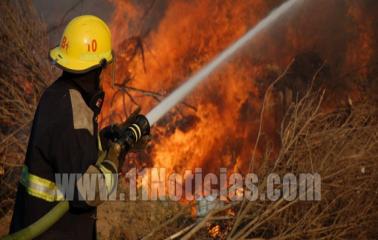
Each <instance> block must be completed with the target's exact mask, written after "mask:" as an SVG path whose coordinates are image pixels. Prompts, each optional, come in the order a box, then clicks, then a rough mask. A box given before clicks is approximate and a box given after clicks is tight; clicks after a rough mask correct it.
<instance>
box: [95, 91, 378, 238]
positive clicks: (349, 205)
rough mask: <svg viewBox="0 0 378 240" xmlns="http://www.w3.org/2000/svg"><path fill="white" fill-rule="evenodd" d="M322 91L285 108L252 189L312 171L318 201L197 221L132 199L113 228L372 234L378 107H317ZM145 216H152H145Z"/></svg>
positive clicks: (218, 212)
mask: <svg viewBox="0 0 378 240" xmlns="http://www.w3.org/2000/svg"><path fill="white" fill-rule="evenodd" d="M323 96H324V95H323V93H321V92H316V93H314V92H308V93H307V94H306V95H305V97H304V98H303V99H301V100H300V101H299V102H297V103H295V104H293V105H292V106H291V108H290V110H289V112H288V114H287V116H286V118H285V120H284V121H283V124H282V131H281V141H282V148H281V150H280V152H279V154H278V157H277V158H276V160H275V161H272V160H271V158H270V157H269V155H268V154H267V155H266V156H265V157H264V158H263V159H259V160H260V161H261V162H262V165H261V166H260V168H259V169H258V171H257V172H258V176H259V185H258V187H259V192H266V186H267V185H266V182H267V176H268V174H269V173H277V174H279V175H280V176H281V177H283V176H284V175H285V174H286V173H294V174H300V173H318V174H320V176H321V200H320V201H300V200H299V199H298V198H297V199H295V200H294V201H286V200H284V199H279V200H278V201H260V200H257V201H244V202H238V203H236V204H231V203H230V204H226V205H225V206H223V207H222V208H219V209H214V210H213V211H211V212H209V214H208V215H207V216H206V217H204V218H199V219H195V218H193V217H191V215H190V214H189V212H188V211H186V212H185V208H177V210H176V211H172V210H171V209H170V211H168V210H167V209H166V208H164V207H163V205H161V203H152V202H149V203H148V202H136V203H133V204H132V208H131V205H130V203H125V205H127V206H129V207H128V209H129V211H127V212H125V217H122V218H121V221H124V220H123V219H124V218H127V220H126V219H125V221H124V222H123V223H120V229H119V231H120V232H122V233H123V234H124V235H123V236H127V237H126V239H140V238H143V239H209V238H210V235H211V231H212V230H213V229H214V227H216V228H218V233H217V234H215V238H216V239H374V238H376V237H377V236H378V235H377V234H378V232H377V229H376V226H377V224H378V222H377V221H378V220H377V219H378V211H377V210H378V209H377V207H378V197H377V195H378V192H377V189H378V188H377V187H378V171H377V166H378V162H377V158H378V135H377V134H378V108H377V107H376V106H375V105H372V104H369V103H368V102H363V103H359V104H357V105H354V106H350V107H348V108H344V109H338V110H336V111H333V112H324V111H322V110H321V109H322V99H323ZM298 184H301V183H298ZM277 188H279V186H277ZM125 205H123V206H124V207H125ZM131 209H144V210H145V211H139V210H137V211H135V210H131ZM157 209H160V210H162V211H159V210H157ZM164 209H165V210H164ZM146 211H147V212H146ZM149 214H150V215H152V216H153V219H154V221H152V220H148V219H147V218H145V217H146V216H147V215H149ZM100 219H101V214H100ZM170 219H174V221H169V220H170ZM152 222H153V224H151V223H152ZM140 226H143V227H140ZM122 228H123V229H124V230H123V231H122ZM131 228H132V229H133V230H132V231H131V230H130V229H131ZM130 232H132V233H133V234H131V237H130ZM151 232H152V233H153V234H151ZM113 237H114V239H117V238H118V236H117V235H113Z"/></svg>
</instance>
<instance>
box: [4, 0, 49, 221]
mask: <svg viewBox="0 0 378 240" xmlns="http://www.w3.org/2000/svg"><path fill="white" fill-rule="evenodd" d="M0 12H1V14H0V21H1V23H0V49H1V52H0V102H1V105H0V156H1V158H0V179H1V190H0V209H1V212H0V217H1V216H3V215H4V214H6V212H7V211H8V210H9V208H10V207H11V206H12V203H13V197H14V193H15V187H16V183H17V181H18V176H19V170H20V168H19V166H20V165H21V164H22V162H23V160H24V157H25V151H26V147H27V139H28V137H29V132H30V126H31V121H32V119H33V115H34V111H35V107H36V105H37V102H38V100H39V97H40V95H41V94H42V91H43V90H44V89H45V88H46V86H47V84H48V83H49V82H50V81H52V80H53V79H54V73H53V71H52V69H51V67H50V65H49V61H48V59H47V50H48V49H47V46H48V42H47V34H46V28H45V26H44V24H43V23H42V22H41V21H40V20H39V17H38V16H37V14H36V12H35V10H34V8H33V6H32V3H31V1H1V2H0Z"/></svg>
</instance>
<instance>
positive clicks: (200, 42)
mask: <svg viewBox="0 0 378 240" xmlns="http://www.w3.org/2000/svg"><path fill="white" fill-rule="evenodd" d="M280 2H281V1H278V0H277V1H264V0H254V1H244V0H239V1H223V2H219V1H210V0H195V1H184V0H175V1H173V0H171V1H164V4H163V3H155V1H152V3H145V2H142V3H134V2H133V1H121V0H118V1H114V5H115V11H114V15H113V18H112V22H111V30H112V34H113V38H114V45H115V51H116V53H117V56H118V58H117V62H116V81H115V82H116V84H118V85H117V86H123V87H124V88H119V91H118V92H117V90H115V89H114V88H112V86H111V79H110V78H108V79H106V83H105V89H106V93H107V98H106V101H105V104H104V109H103V112H102V116H101V117H102V118H101V120H102V125H106V124H108V123H109V122H111V121H116V122H117V121H121V120H124V119H125V118H126V115H127V114H130V112H131V111H132V109H133V108H135V104H134V103H133V101H135V102H136V103H138V104H140V106H141V107H142V109H143V112H144V113H147V112H148V110H149V109H151V108H152V107H153V106H154V105H156V104H157V101H159V100H160V99H162V98H163V97H164V96H165V95H167V94H168V93H169V92H171V91H172V90H173V89H175V88H176V87H177V86H178V85H179V84H180V83H181V82H182V81H184V80H185V79H186V77H188V76H190V75H191V74H192V73H193V72H195V71H196V70H198V69H200V68H201V67H202V66H203V65H204V64H205V63H207V62H208V61H209V60H211V59H212V58H213V57H214V56H216V55H217V54H218V53H219V52H220V51H221V50H223V49H224V48H226V47H227V46H228V45H229V44H230V43H231V42H233V41H234V40H236V39H237V38H238V37H240V36H242V35H243V34H244V33H245V32H246V31H247V30H248V29H249V28H250V27H252V26H254V25H255V24H256V23H257V22H258V21H259V20H260V19H262V17H264V16H265V15H266V14H267V13H268V12H269V11H270V10H271V9H272V8H273V7H274V6H277V5H278V4H279V3H280ZM314 2H316V4H315V3H307V4H305V5H304V7H303V9H302V11H298V12H295V13H293V14H292V16H290V17H286V18H284V19H282V21H280V22H279V23H278V24H277V26H276V27H275V28H274V29H273V30H272V31H267V32H266V33H264V34H261V36H260V37H259V39H258V40H255V41H254V42H253V43H251V46H249V47H248V48H246V49H245V52H244V53H243V54H241V55H240V56H238V57H237V58H235V59H234V60H233V61H232V62H230V63H228V64H227V65H225V66H224V67H223V69H222V71H221V72H218V73H216V74H214V75H213V76H211V78H210V79H209V81H207V82H206V83H205V84H203V85H202V86H200V87H199V88H198V90H196V91H195V92H194V93H193V94H192V95H191V96H190V97H189V98H187V99H186V100H185V102H184V103H183V104H181V105H180V106H179V107H178V108H176V109H175V110H173V111H171V113H170V114H168V115H167V116H166V117H165V118H164V119H162V120H161V121H160V122H159V123H158V124H157V125H156V126H155V127H154V129H153V135H154V139H153V145H152V147H151V148H150V149H149V151H148V154H145V155H143V154H142V155H141V156H139V158H142V159H143V160H144V161H145V162H148V163H149V164H150V165H152V166H154V167H165V168H167V171H170V172H173V171H176V172H177V171H178V172H180V171H181V172H182V171H184V170H185V169H194V168H195V167H203V168H204V169H205V171H213V172H217V169H219V168H220V167H226V168H228V169H232V170H234V171H247V170H248V168H249V163H250V159H251V155H252V151H253V148H254V145H255V143H256V137H257V132H258V129H259V124H260V123H259V115H260V110H261V105H262V100H263V95H264V92H265V90H266V88H267V86H268V85H269V83H270V82H272V81H273V80H274V79H275V78H276V77H277V76H278V74H279V73H280V72H281V71H282V70H283V69H284V68H285V66H286V65H287V64H288V63H289V62H290V60H291V59H293V58H294V57H295V56H296V55H297V54H299V53H301V52H306V51H315V52H317V53H318V54H319V55H320V56H322V59H324V60H326V61H327V63H328V64H330V65H332V64H334V63H336V62H337V63H338V62H340V61H341V62H342V63H343V64H341V65H342V67H341V69H337V68H336V67H335V69H337V71H339V72H340V73H341V72H343V71H344V69H347V68H349V67H350V66H351V65H352V66H355V67H358V66H361V65H365V64H368V63H369V62H370V61H371V58H372V52H373V50H372V49H373V47H374V46H373V34H372V32H373V30H372V26H371V24H370V22H369V21H368V20H366V19H364V17H363V16H362V7H361V6H360V5H358V4H354V3H350V4H347V5H348V6H347V7H344V8H342V10H340V11H339V10H338V11H339V12H338V13H339V15H340V16H339V15H337V16H336V17H337V19H336V20H337V21H336V20H335V21H334V22H332V20H330V19H332V16H333V15H335V12H334V11H335V9H338V8H337V7H336V6H337V5H338V4H337V3H336V1H328V0H327V1H326V0H321V1H314ZM340 12H341V13H340ZM298 19H299V20H298ZM348 19H353V20H354V21H355V26H354V27H352V28H353V29H352V30H349V31H347V32H350V31H354V33H356V34H357V36H358V37H355V38H351V39H353V41H350V42H349V43H348V44H342V45H341V44H339V41H341V37H340V36H339V35H338V33H336V32H333V33H332V32H331V33H332V34H335V36H334V37H330V36H329V34H330V30H329V29H328V28H327V25H326V24H327V23H329V24H330V25H332V26H333V27H335V28H341V29H339V30H340V31H343V30H345V29H346V27H345V26H344V25H343V23H344V22H345V21H346V20H348ZM332 26H331V27H332ZM324 39H333V40H334V41H333V42H332V41H331V42H330V40H327V41H324ZM344 40H345V39H344ZM320 43H322V44H320ZM335 46H336V47H337V48H338V49H335ZM341 47H343V49H340V48H341ZM340 50H345V51H346V52H347V56H346V57H345V56H344V55H343V54H340V52H339V51H340ZM345 51H344V52H345ZM339 65H340V64H339ZM359 74H361V76H366V74H367V72H366V71H362V72H359ZM135 89H137V90H135ZM139 90H142V91H139ZM294 94H295V93H294ZM274 99H276V98H272V99H271V100H270V101H269V103H268V109H267V113H266V114H265V115H264V126H263V130H264V132H265V134H263V136H262V141H264V142H265V143H269V144H268V145H270V146H271V147H272V152H275V150H277V149H278V148H279V141H278V138H277V136H278V131H279V122H280V121H279V119H277V118H276V115H277V106H282V105H280V104H277V103H276V102H275V100H274ZM278 110H280V111H282V109H278ZM257 150H258V151H257V156H260V155H261V153H262V152H264V151H265V149H261V147H260V146H259V147H258V148H257ZM257 159H258V158H257ZM130 161H132V160H130ZM256 164H258V163H256Z"/></svg>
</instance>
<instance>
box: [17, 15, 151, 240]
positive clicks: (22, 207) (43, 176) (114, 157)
mask: <svg viewBox="0 0 378 240" xmlns="http://www.w3.org/2000/svg"><path fill="white" fill-rule="evenodd" d="M49 56H50V58H51V59H52V61H53V62H54V63H55V64H56V65H57V66H58V67H59V68H61V69H62V70H63V73H62V75H61V76H60V77H59V78H58V79H57V80H56V81H55V82H54V83H53V84H52V85H51V86H49V87H48V88H47V89H46V90H45V92H44V93H43V95H42V97H41V99H40V102H39V104H38V107H37V110H36V113H35V116H34V121H33V125H32V130H31V135H30V139H29V144H28V148H27V153H26V158H25V164H24V166H23V169H22V174H21V179H20V184H19V186H18V191H17V196H16V202H15V207H14V212H13V217H12V222H11V227H10V233H14V232H17V231H19V230H21V229H23V228H25V227H27V226H29V225H30V224H33V223H34V222H36V221H37V220H38V219H40V218H41V217H42V216H44V215H45V214H46V213H48V212H49V211H50V210H51V209H52V208H53V207H54V206H56V205H57V203H58V202H59V201H61V200H64V197H65V196H64V195H63V194H62V193H61V192H60V191H59V187H58V186H57V182H56V177H55V175H56V174H63V173H64V174H66V173H80V174H83V173H96V174H103V176H104V180H105V183H106V184H105V186H106V188H107V189H108V190H109V191H108V192H111V191H112V190H113V189H114V184H115V183H116V182H117V181H116V179H111V177H114V176H116V174H117V172H118V170H119V168H120V165H121V164H122V163H121V162H120V159H122V156H121V158H120V155H121V153H122V150H123V146H122V145H120V144H118V143H115V142H113V141H112V139H111V140H110V141H109V142H106V139H104V138H100V133H99V130H98V123H97V116H98V114H99V112H100V110H101V105H102V101H103V98H104V92H103V91H102V90H101V87H100V75H101V72H102V69H103V68H104V67H106V66H107V65H108V64H109V63H111V61H112V59H113V55H112V47H111V34H110V31H109V28H108V26H107V25H106V23H104V22H103V21H102V20H101V19H99V18H98V17H95V16H90V15H85V16H79V17H76V18H74V19H73V20H72V21H70V22H69V23H68V25H67V27H66V28H65V30H64V33H63V36H62V38H61V41H60V44H59V46H57V47H56V48H54V49H52V50H51V51H50V54H49ZM126 124H129V125H130V126H131V127H130V129H132V130H133V131H132V132H133V133H135V134H136V135H135V139H134V140H135V142H136V143H137V144H138V143H139V142H143V141H144V139H146V137H148V136H149V124H148V121H147V120H146V119H145V118H144V116H142V115H136V117H135V116H134V117H133V118H131V119H129V120H128V121H127V122H126ZM107 129H109V128H107ZM103 135H104V136H106V134H103ZM109 136H110V135H109ZM109 138H111V137H109ZM139 147H140V146H139ZM103 151H105V152H107V156H106V157H105V160H103V161H99V160H98V159H99V155H101V154H102V153H103ZM110 173H113V174H110ZM75 181H76V180H75ZM96 187H97V188H96V199H95V200H93V199H92V200H86V199H85V198H83V197H82V195H83V194H84V193H83V192H82V191H83V189H81V188H80V187H79V185H78V184H74V194H73V196H74V197H73V199H72V200H70V201H69V211H68V212H67V213H65V214H64V216H63V217H62V218H61V219H60V220H59V221H58V222H57V223H55V224H54V225H53V226H52V227H51V228H50V229H49V230H47V231H46V232H44V233H43V234H42V235H40V236H39V239H81V240H83V239H96V206H97V205H98V204H100V203H101V201H99V199H98V192H99V189H98V188H99V187H100V185H99V184H97V185H96ZM110 189H112V190H110ZM80 196H81V197H82V198H80Z"/></svg>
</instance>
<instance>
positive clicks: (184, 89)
mask: <svg viewBox="0 0 378 240" xmlns="http://www.w3.org/2000/svg"><path fill="white" fill-rule="evenodd" d="M299 1H300V0H289V1H287V2H285V3H283V4H282V5H281V6H279V7H278V8H276V9H275V10H273V11H272V12H271V13H270V14H269V15H268V16H267V17H265V18H264V19H263V20H262V21H261V22H259V23H258V24H257V25H256V26H255V27H253V28H252V29H251V30H249V31H248V32H247V33H246V34H245V35H243V36H242V37H241V38H239V39H238V40H237V41H236V42H234V43H233V44H231V45H230V46H229V47H228V48H226V49H225V50H224V51H223V52H221V53H220V54H219V55H218V56H217V57H215V58H214V59H213V60H212V61H211V62H209V63H208V64H207V65H205V67H203V68H202V69H201V70H199V71H198V72H197V73H195V74H194V75H193V76H192V77H190V78H189V79H188V80H187V81H186V82H185V83H184V84H182V85H181V86H180V87H179V88H177V89H176V90H174V91H173V92H172V93H171V94H170V95H168V96H167V97H166V98H165V99H163V101H161V102H160V103H159V104H158V105H157V106H155V107H154V108H153V109H152V110H151V111H150V112H149V113H148V114H147V115H146V117H147V119H148V121H149V123H150V125H151V126H152V125H154V124H155V123H156V122H157V121H158V120H159V119H160V118H162V117H163V116H164V115H165V114H166V113H167V112H169V110H171V109H172V108H173V107H175V106H176V105H177V104H178V103H179V102H181V101H182V100H183V99H184V98H185V97H186V96H187V95H188V94H189V93H191V92H192V91H193V90H194V88H195V87H197V86H198V85H199V84H200V83H201V82H203V81H204V80H205V79H206V78H207V77H208V76H209V75H210V74H211V73H213V72H214V71H215V70H217V69H218V68H219V67H220V66H222V64H224V63H225V62H227V61H228V60H229V59H230V58H232V57H233V56H234V55H235V54H236V53H237V52H238V51H239V50H240V49H242V48H243V47H244V46H245V45H246V44H247V43H248V42H250V41H251V40H252V39H253V38H254V37H256V36H257V34H259V33H260V32H261V31H262V30H264V29H266V28H268V27H269V26H271V24H272V23H273V22H275V21H276V20H277V19H278V18H279V17H281V16H282V15H283V14H285V13H287V12H288V11H289V10H290V9H291V8H292V7H293V6H294V5H295V4H296V3H298V2H299Z"/></svg>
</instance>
